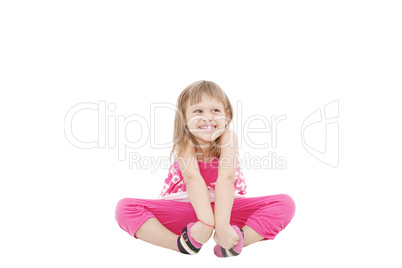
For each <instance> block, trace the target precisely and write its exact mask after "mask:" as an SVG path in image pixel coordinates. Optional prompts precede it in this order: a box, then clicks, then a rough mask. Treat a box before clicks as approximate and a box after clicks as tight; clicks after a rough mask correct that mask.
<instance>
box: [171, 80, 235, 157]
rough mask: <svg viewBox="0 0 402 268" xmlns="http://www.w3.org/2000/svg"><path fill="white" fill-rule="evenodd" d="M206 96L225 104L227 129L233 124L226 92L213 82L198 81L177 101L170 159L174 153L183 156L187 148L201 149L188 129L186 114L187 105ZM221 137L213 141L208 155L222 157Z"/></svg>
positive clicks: (188, 87) (230, 105) (231, 110)
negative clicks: (219, 143)
mask: <svg viewBox="0 0 402 268" xmlns="http://www.w3.org/2000/svg"><path fill="white" fill-rule="evenodd" d="M204 94H207V95H208V96H209V97H211V98H213V99H216V100H218V101H219V102H221V103H222V104H223V107H224V112H225V114H226V119H227V120H228V119H229V120H228V122H227V125H226V128H228V127H229V124H230V123H231V122H232V120H233V108H232V104H231V103H230V101H229V98H228V97H227V96H226V94H225V92H224V91H223V90H222V88H221V87H220V86H219V85H218V84H216V83H214V82H212V81H205V80H200V81H196V82H194V83H192V84H190V85H189V86H187V87H186V88H185V89H184V90H183V91H182V93H181V94H180V96H179V98H178V99H177V112H176V116H175V120H174V131H173V148H172V151H171V152H170V158H171V157H172V154H173V153H174V152H176V156H177V157H180V156H182V153H183V152H184V150H185V148H186V146H195V147H196V148H200V145H199V143H198V142H197V140H196V139H195V137H194V136H193V134H191V132H190V131H189V130H188V128H187V125H186V121H185V120H186V118H185V114H186V109H187V104H189V105H190V106H191V105H193V104H197V103H199V102H201V101H202V96H203V95H204ZM221 137H222V136H220V137H219V138H217V139H216V140H215V141H213V143H212V147H211V148H210V149H209V151H208V152H209V153H208V155H210V156H214V157H216V158H219V157H220V153H221V149H220V147H219V146H218V142H219V140H220V138H221ZM186 143H187V144H186ZM175 149H176V150H175Z"/></svg>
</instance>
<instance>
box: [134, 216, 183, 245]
mask: <svg viewBox="0 0 402 268" xmlns="http://www.w3.org/2000/svg"><path fill="white" fill-rule="evenodd" d="M135 236H136V237H138V238H139V239H141V240H143V241H145V242H148V243H151V244H153V245H156V246H160V247H164V248H168V249H173V250H175V251H177V247H176V241H177V238H178V237H179V236H178V235H176V234H175V233H173V232H171V231H170V230H169V229H167V228H166V227H165V226H163V225H162V223H160V221H159V220H158V219H157V218H150V219H148V220H147V221H146V222H145V223H144V224H143V225H141V227H140V228H139V229H138V230H137V232H135Z"/></svg>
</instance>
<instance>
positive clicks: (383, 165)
mask: <svg viewBox="0 0 402 268" xmlns="http://www.w3.org/2000/svg"><path fill="white" fill-rule="evenodd" d="M401 11H402V10H401V8H400V6H399V5H398V4H397V1H332V3H329V2H328V1H280V2H275V3H272V2H266V1H247V4H246V1H242V2H241V1H219V2H218V1H202V2H201V1H199V2H197V3H196V2H190V1H147V3H146V4H144V3H142V1H141V2H140V1H63V2H62V1H2V3H1V4H0V38H1V42H0V47H1V49H0V88H1V98H0V102H1V105H0V116H1V131H0V135H1V136H0V138H1V139H0V142H1V147H0V148H1V149H0V153H1V169H0V172H1V173H0V178H1V186H0V208H1V210H0V211H1V221H0V225H1V228H0V245H1V249H0V250H1V258H0V266H1V267H23V266H28V265H29V266H40V267H71V266H72V265H74V266H75V267H89V266H91V267H138V266H139V265H140V266H141V267H142V266H144V267H147V266H148V265H151V266H150V267H153V265H156V264H158V265H163V266H164V267H177V265H187V264H188V265H190V266H191V267H194V266H195V267H211V265H214V264H218V265H221V266H223V267H245V265H247V264H255V265H258V266H267V267H295V266H298V267H300V266H303V267H304V266H308V267H339V266H341V265H342V266H344V267H353V266H364V265H372V267H375V266H380V265H381V266H384V267H400V266H401V265H402V262H401V260H400V257H398V254H399V253H400V250H401V246H400V245H401V240H402V235H401V230H400V226H401V225H402V221H401V215H400V204H401V203H402V202H401V201H402V197H401V195H400V187H399V185H400V184H397V183H398V182H399V181H400V180H401V178H402V177H401V171H400V160H401V157H400V150H401V140H400V137H401V134H402V133H401V128H400V115H401V114H402V113H401V112H402V111H401V104H400V98H399V97H397V91H398V90H400V89H401V84H402V82H401V71H402V67H401V62H402V55H401V54H402V53H401V47H402V40H401V25H402V19H401V16H400V14H401ZM200 79H206V80H212V81H214V82H216V83H218V84H219V85H220V86H221V87H222V88H223V90H224V91H225V92H226V93H227V95H228V96H229V98H230V100H231V102H232V105H233V106H234V109H235V115H236V112H237V109H238V107H237V106H236V105H237V103H238V102H241V104H242V117H243V118H244V119H243V121H245V119H246V118H249V117H251V116H253V115H263V116H265V117H267V118H268V119H270V118H271V116H272V115H275V116H280V115H286V117H287V119H286V120H284V121H281V122H280V123H279V125H278V132H277V147H276V148H272V147H270V148H267V149H255V148H253V147H252V146H250V145H248V144H245V143H244V142H243V144H242V146H241V147H240V148H239V152H240V155H245V154H246V153H250V154H251V155H259V156H264V155H266V154H267V152H268V151H272V152H276V153H277V154H278V155H280V156H283V157H285V158H286V162H287V167H286V169H284V170H278V169H253V168H247V167H245V168H243V173H244V175H245V178H246V181H247V185H248V195H249V196H259V195H271V194H277V193H287V194H289V195H291V196H292V197H293V199H294V200H295V202H296V214H295V217H294V219H293V220H292V222H291V223H290V224H289V225H288V226H287V228H286V229H285V230H284V231H283V232H281V233H280V234H279V235H278V236H277V237H276V239H275V240H273V241H264V242H259V243H256V244H253V245H251V246H249V247H246V248H244V251H243V253H242V254H241V255H240V256H239V257H236V258H230V259H225V260H222V259H218V258H216V257H215V256H214V255H213V253H212V248H213V246H214V242H213V240H210V241H209V242H208V243H207V244H205V245H204V248H203V249H202V250H201V252H200V253H199V254H198V255H196V256H185V255H182V254H178V253H175V252H173V251H170V250H167V249H164V248H159V247H156V246H153V245H150V244H147V243H145V242H143V241H140V240H135V239H134V238H133V237H130V236H129V235H128V234H127V233H125V232H124V231H123V230H121V229H120V228H119V226H118V225H117V223H116V221H115V219H114V209H115V205H116V203H117V202H118V200H120V199H121V198H123V197H140V198H156V197H157V195H158V194H159V192H160V190H161V188H162V184H163V180H164V178H165V177H166V176H167V168H159V169H158V170H157V171H156V172H152V171H151V169H134V168H133V169H130V168H129V163H128V161H127V160H126V161H119V159H118V150H117V149H116V148H109V147H108V146H106V148H94V149H81V148H77V147H75V146H73V145H72V144H71V143H70V142H69V141H68V139H67V138H66V136H65V129H64V123H65V122H64V120H65V116H66V114H67V113H68V111H69V110H70V109H71V108H72V107H73V106H75V105H77V104H79V103H84V102H89V103H94V104H98V102H100V101H104V102H106V103H107V104H110V103H114V104H115V106H116V107H117V109H116V110H115V111H114V112H108V115H110V116H112V117H113V116H114V117H115V118H117V117H118V116H129V115H134V114H136V115H140V116H142V117H144V118H145V120H146V121H147V122H149V124H150V129H148V130H147V129H145V130H144V129H141V128H140V127H139V125H136V124H135V123H132V124H130V125H129V126H127V129H126V131H127V133H126V134H127V136H130V135H131V136H130V137H131V140H132V141H136V140H138V139H139V137H141V135H149V136H150V135H151V134H147V132H148V133H149V132H150V131H154V135H155V137H156V139H157V140H158V141H159V143H168V142H171V139H172V133H173V113H171V112H165V113H163V112H160V113H157V114H156V117H155V118H154V121H155V122H154V127H153V128H154V129H153V130H152V129H151V118H150V105H151V104H152V103H170V104H173V105H174V104H175V103H176V100H177V97H178V96H179V94H180V92H181V91H182V90H183V89H184V88H185V87H186V86H187V85H189V84H190V83H192V82H194V81H197V80H200ZM336 100H339V118H338V122H339V166H338V167H336V168H333V167H330V166H329V165H326V164H324V163H322V162H321V161H318V160H317V159H315V158H314V157H312V156H311V155H310V154H309V153H308V152H307V151H306V150H305V149H304V147H303V145H302V143H301V125H302V123H303V121H304V120H305V119H306V118H307V117H308V116H309V115H310V114H311V113H313V112H314V111H316V110H317V109H320V108H322V107H324V106H325V105H326V104H328V103H330V102H332V101H336ZM234 120H235V122H236V120H238V119H237V118H236V117H235V118H234ZM237 122H239V121H237ZM97 124H98V122H97V114H96V112H94V111H92V112H91V111H90V110H87V111H86V112H85V113H84V112H82V113H77V115H76V118H75V121H74V123H73V126H72V128H73V131H74V133H75V135H76V137H77V138H79V139H81V140H85V141H91V140H95V139H96V138H97V134H98V133H97ZM256 125H257V123H256ZM321 129H322V128H321ZM236 131H238V130H237V129H236ZM317 131H318V130H317ZM135 135H137V136H135ZM269 135H270V134H264V133H262V134H261V133H260V134H254V136H252V140H253V141H255V143H263V142H269V141H270V136H269ZM323 135H325V132H323ZM250 137H251V136H250ZM321 142H322V141H321ZM319 143H320V142H318V141H317V140H316V145H315V146H318V145H317V144H319ZM170 149H171V148H169V147H165V148H153V147H152V146H151V142H150V140H148V142H146V143H145V145H143V146H142V147H141V148H138V149H130V150H131V151H132V152H138V153H139V154H141V156H144V157H155V158H157V157H168V156H169V153H170Z"/></svg>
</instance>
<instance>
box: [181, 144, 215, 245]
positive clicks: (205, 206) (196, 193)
mask: <svg viewBox="0 0 402 268" xmlns="http://www.w3.org/2000/svg"><path fill="white" fill-rule="evenodd" d="M178 163H179V167H180V170H181V171H182V175H183V179H184V183H185V184H186V191H187V194H188V197H189V199H190V202H191V205H192V206H193V208H194V211H195V213H196V215H197V218H198V219H199V220H201V221H202V222H204V223H206V224H209V225H211V226H214V224H215V222H214V214H213V212H212V207H211V203H210V200H209V195H208V189H207V186H206V184H205V180H204V179H203V178H202V176H201V173H200V170H199V166H198V161H197V159H196V157H195V154H194V152H191V149H190V148H188V149H187V150H185V152H184V156H183V157H179V158H178ZM190 232H191V236H192V237H193V238H194V239H195V240H196V241H197V242H199V243H202V244H204V243H205V242H207V241H208V239H209V238H210V237H211V235H212V232H213V228H211V227H208V226H207V225H205V224H203V223H200V222H197V223H196V224H195V225H194V226H193V227H192V228H191V231H190Z"/></svg>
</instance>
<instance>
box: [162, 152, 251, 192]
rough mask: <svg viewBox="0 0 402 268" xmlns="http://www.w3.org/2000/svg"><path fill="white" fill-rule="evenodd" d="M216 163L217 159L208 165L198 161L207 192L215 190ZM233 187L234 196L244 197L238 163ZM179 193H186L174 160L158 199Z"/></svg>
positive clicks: (244, 187) (244, 190)
mask: <svg viewBox="0 0 402 268" xmlns="http://www.w3.org/2000/svg"><path fill="white" fill-rule="evenodd" d="M218 163H219V159H217V158H214V159H212V160H211V161H210V162H208V163H204V162H202V161H201V160H198V165H199V167H200V173H201V175H202V177H203V178H204V180H205V183H206V185H207V188H208V190H215V184H216V179H217V177H218ZM234 186H235V187H234V189H235V194H237V195H245V194H246V193H247V191H246V189H247V186H246V182H245V179H244V176H243V172H242V171H241V168H240V163H239V162H238V167H237V170H236V174H235V183H234ZM180 192H186V185H185V183H184V180H183V175H182V173H181V170H180V167H179V163H178V162H177V160H176V161H175V162H174V163H173V164H172V165H171V166H170V168H169V172H168V177H167V178H166V179H165V181H164V184H163V188H162V191H161V193H160V195H159V197H163V196H167V195H169V194H174V193H180Z"/></svg>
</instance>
